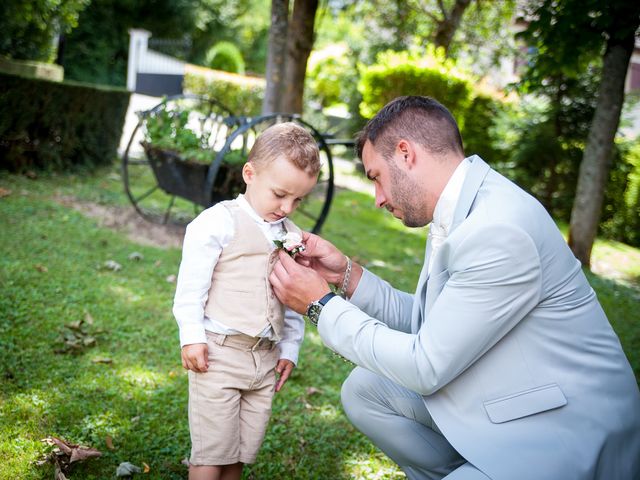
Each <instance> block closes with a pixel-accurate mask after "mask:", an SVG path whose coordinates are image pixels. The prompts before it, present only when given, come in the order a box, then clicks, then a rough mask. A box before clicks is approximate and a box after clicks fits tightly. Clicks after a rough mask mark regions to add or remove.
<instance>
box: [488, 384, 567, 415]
mask: <svg viewBox="0 0 640 480" xmlns="http://www.w3.org/2000/svg"><path fill="white" fill-rule="evenodd" d="M566 404H567V398H566V397H565V396H564V393H562V390H560V387H559V386H558V385H557V384H555V383H552V384H549V385H544V386H541V387H536V388H532V389H529V390H524V391H522V392H518V393H514V394H511V395H507V396H505V397H500V398H497V399H495V400H489V401H486V402H484V409H485V410H486V411H487V415H488V416H489V419H490V420H491V422H493V423H504V422H509V421H511V420H515V419H517V418H522V417H527V416H529V415H534V414H536V413H541V412H546V411H547V410H552V409H554V408H559V407H563V406H564V405H566Z"/></svg>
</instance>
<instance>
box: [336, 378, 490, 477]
mask: <svg viewBox="0 0 640 480" xmlns="http://www.w3.org/2000/svg"><path fill="white" fill-rule="evenodd" d="M342 405H343V407H344V411H345V413H346V414H347V417H349V420H350V421H351V423H353V425H354V426H355V427H356V428H357V429H358V430H360V431H361V432H362V433H364V434H365V435H366V436H367V437H369V439H370V440H371V441H372V442H373V443H374V444H375V445H376V446H377V447H378V448H380V449H381V450H382V451H383V452H384V453H385V454H386V455H387V456H388V457H389V458H391V459H392V460H393V461H394V462H396V463H397V464H398V465H399V466H400V468H401V469H402V470H403V471H404V473H405V475H406V476H407V478H409V479H411V480H440V479H442V478H445V477H446V479H447V480H488V479H489V477H487V476H486V475H485V474H484V473H482V472H481V471H479V470H478V469H476V468H475V467H474V466H473V465H471V464H469V463H467V462H466V461H465V459H464V458H462V457H461V456H460V454H458V452H456V450H455V449H454V448H453V447H452V446H451V444H449V442H448V441H447V439H446V438H445V437H444V435H442V432H440V430H439V429H438V426H437V425H436V424H435V423H434V422H433V420H432V419H431V415H429V411H428V410H427V407H426V406H425V404H424V401H423V399H422V397H421V396H420V395H419V394H417V393H415V392H412V391H411V390H409V389H407V388H405V387H402V386H400V385H398V384H396V383H394V382H392V381H391V380H388V379H386V378H384V377H381V376H379V375H376V374H375V373H372V372H370V371H369V370H366V369H364V368H361V367H356V368H355V369H354V370H353V371H352V372H351V374H350V375H349V377H348V378H347V379H346V380H345V382H344V384H343V385H342Z"/></svg>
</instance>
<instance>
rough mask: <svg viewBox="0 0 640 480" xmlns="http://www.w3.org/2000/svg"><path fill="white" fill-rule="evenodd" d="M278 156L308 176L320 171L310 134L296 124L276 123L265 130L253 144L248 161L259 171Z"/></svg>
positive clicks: (318, 159) (316, 148)
mask: <svg viewBox="0 0 640 480" xmlns="http://www.w3.org/2000/svg"><path fill="white" fill-rule="evenodd" d="M280 156H282V157H284V158H286V159H287V160H288V161H289V162H291V163H293V164H294V165H295V166H296V167H298V168H299V169H300V170H303V171H305V172H307V173H308V174H309V175H313V176H315V175H317V174H318V172H319V171H320V166H321V165H320V152H319V151H318V144H317V142H316V140H315V139H314V138H313V136H312V135H311V133H309V132H308V131H307V130H306V129H305V128H303V127H301V126H300V125H298V124H296V123H293V122H284V123H277V124H275V125H272V126H271V127H269V128H267V129H266V130H265V131H264V132H262V134H260V135H259V136H258V138H257V139H256V141H255V143H254V144H253V147H252V148H251V151H250V152H249V158H248V161H249V162H251V163H253V164H254V165H255V166H256V168H258V169H259V168H260V167H261V166H264V165H267V164H269V163H271V162H272V161H274V160H275V159H277V158H278V157H280Z"/></svg>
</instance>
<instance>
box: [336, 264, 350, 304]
mask: <svg viewBox="0 0 640 480" xmlns="http://www.w3.org/2000/svg"><path fill="white" fill-rule="evenodd" d="M345 257H346V259H347V269H346V270H345V272H344V278H343V279H342V286H341V287H340V290H338V295H340V296H341V297H342V298H346V296H347V287H348V286H349V277H351V259H350V258H349V257H347V256H346V255H345Z"/></svg>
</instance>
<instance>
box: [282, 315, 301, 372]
mask: <svg viewBox="0 0 640 480" xmlns="http://www.w3.org/2000/svg"><path fill="white" fill-rule="evenodd" d="M303 338H304V320H303V318H302V315H300V314H298V313H296V312H294V311H293V310H291V309H289V308H285V311H284V328H283V329H282V339H281V340H280V341H279V342H278V348H279V349H280V359H286V360H290V361H291V362H293V363H294V364H297V363H298V353H299V352H300V345H301V344H302V340H303Z"/></svg>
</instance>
